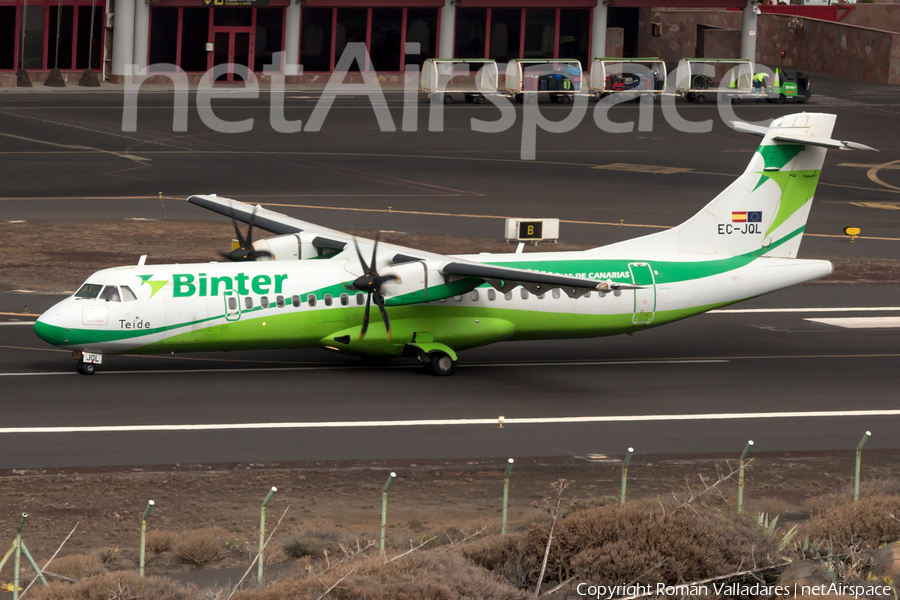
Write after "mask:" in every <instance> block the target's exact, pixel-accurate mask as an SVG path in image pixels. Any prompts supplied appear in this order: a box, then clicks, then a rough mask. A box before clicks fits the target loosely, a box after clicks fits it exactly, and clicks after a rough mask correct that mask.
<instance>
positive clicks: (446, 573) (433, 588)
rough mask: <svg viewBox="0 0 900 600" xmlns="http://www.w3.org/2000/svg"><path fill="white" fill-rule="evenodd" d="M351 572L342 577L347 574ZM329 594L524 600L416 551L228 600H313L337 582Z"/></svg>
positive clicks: (448, 557)
mask: <svg viewBox="0 0 900 600" xmlns="http://www.w3.org/2000/svg"><path fill="white" fill-rule="evenodd" d="M351 568H352V569H353V572H352V573H350V574H349V575H347V573H348V572H349V571H350V569H351ZM344 575H347V577H346V578H345V579H344V580H343V581H341V582H340V584H339V585H338V586H337V587H335V588H334V589H333V590H332V591H331V592H330V593H329V594H328V598H329V599H334V600H387V599H392V600H393V599H402V600H525V599H526V598H528V597H529V596H528V595H527V594H526V593H525V592H523V591H521V590H517V589H515V588H513V587H511V586H509V585H508V584H506V583H504V582H502V581H500V580H499V579H498V578H497V577H495V576H494V575H492V574H490V573H488V572H487V571H485V570H484V569H481V568H479V567H476V566H475V565H473V564H472V563H471V562H469V561H466V560H465V559H463V558H462V557H460V556H456V555H453V554H449V553H439V552H433V551H422V552H417V553H414V554H410V555H409V556H408V557H404V558H402V559H399V560H397V561H395V562H392V563H388V564H384V560H383V559H382V558H381V557H379V556H370V557H367V558H362V559H358V560H354V561H352V563H350V564H345V565H342V566H341V567H340V568H338V569H334V570H333V571H330V572H328V573H325V574H324V575H322V576H318V577H317V576H311V577H303V578H300V579H293V580H289V581H283V582H280V583H276V584H273V585H271V586H269V587H267V588H266V589H263V590H245V591H241V592H238V593H237V594H235V596H234V600H315V599H316V598H319V597H320V596H321V595H322V594H323V593H324V592H325V591H326V590H327V589H328V588H329V587H330V586H332V585H333V584H335V583H336V582H337V581H338V580H339V579H340V578H341V577H343V576H344Z"/></svg>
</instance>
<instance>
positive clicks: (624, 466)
mask: <svg viewBox="0 0 900 600" xmlns="http://www.w3.org/2000/svg"><path fill="white" fill-rule="evenodd" d="M633 453H634V448H629V449H628V454H626V455H625V462H623V463H622V496H621V497H620V498H619V504H625V486H626V482H627V481H628V463H630V462H631V455H632V454H633Z"/></svg>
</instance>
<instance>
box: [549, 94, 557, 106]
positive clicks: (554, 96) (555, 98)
mask: <svg viewBox="0 0 900 600" xmlns="http://www.w3.org/2000/svg"><path fill="white" fill-rule="evenodd" d="M550 102H553V103H554V104H556V103H557V102H559V94H550Z"/></svg>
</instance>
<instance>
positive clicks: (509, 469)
mask: <svg viewBox="0 0 900 600" xmlns="http://www.w3.org/2000/svg"><path fill="white" fill-rule="evenodd" d="M512 466H513V459H509V462H508V463H506V475H504V477H503V520H502V521H500V535H506V507H507V506H508V505H509V475H510V473H512Z"/></svg>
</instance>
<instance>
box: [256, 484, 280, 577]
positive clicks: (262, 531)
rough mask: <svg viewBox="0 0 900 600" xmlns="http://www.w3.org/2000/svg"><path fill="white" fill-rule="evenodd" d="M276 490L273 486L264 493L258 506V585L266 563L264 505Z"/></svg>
mask: <svg viewBox="0 0 900 600" xmlns="http://www.w3.org/2000/svg"><path fill="white" fill-rule="evenodd" d="M277 491H278V488H276V487H274V486H273V487H272V489H271V490H269V493H268V494H267V495H266V499H265V500H263V503H262V506H261V507H260V508H259V558H257V559H256V562H257V563H258V564H257V570H256V583H257V585H259V587H262V586H263V565H264V564H265V563H266V560H265V557H264V556H263V546H265V541H266V539H265V538H266V505H267V504H269V501H270V500H271V499H272V496H274V495H275V492H277Z"/></svg>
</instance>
